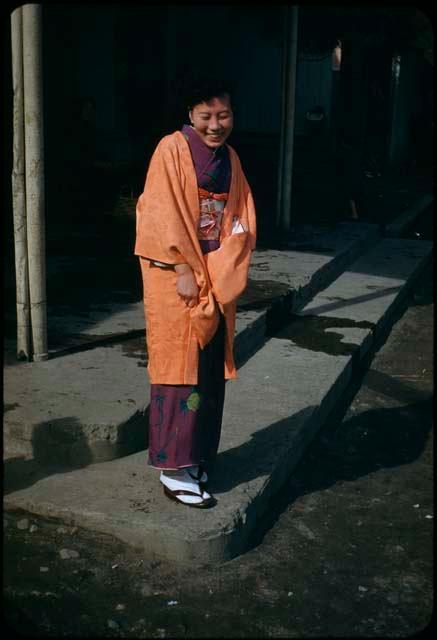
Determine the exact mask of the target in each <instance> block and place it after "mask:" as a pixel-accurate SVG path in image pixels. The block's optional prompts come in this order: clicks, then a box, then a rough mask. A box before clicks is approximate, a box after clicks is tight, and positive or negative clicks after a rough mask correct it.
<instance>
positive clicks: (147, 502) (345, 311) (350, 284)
mask: <svg viewBox="0 0 437 640" xmlns="http://www.w3.org/2000/svg"><path fill="white" fill-rule="evenodd" d="M431 254H432V244H431V243H429V242H424V241H414V240H391V239H387V240H382V241H380V242H379V243H377V244H376V245H375V246H374V247H373V248H372V249H370V250H369V251H368V252H367V253H366V254H365V255H363V256H362V257H361V258H360V259H358V260H356V261H355V262H354V263H353V264H352V265H351V266H350V268H348V269H347V270H345V271H344V273H343V274H342V275H341V276H340V277H339V278H338V279H337V280H336V281H335V282H333V283H332V284H331V285H330V286H329V287H327V288H326V289H325V290H324V291H322V292H320V293H319V294H318V295H316V296H315V297H313V299H312V301H311V302H310V303H308V304H307V305H305V306H304V308H303V309H302V310H301V311H300V312H299V313H297V314H296V316H295V317H294V318H293V319H292V322H290V323H289V325H288V326H287V327H285V328H283V329H282V330H281V331H280V332H278V333H276V335H274V336H272V337H271V338H270V339H269V340H268V341H267V342H266V343H265V344H264V346H263V347H262V348H261V349H259V350H258V351H257V352H256V353H255V354H254V355H253V357H251V358H250V359H249V360H248V361H247V362H246V363H245V364H244V365H243V366H242V367H241V369H240V371H239V378H238V380H236V381H233V382H232V383H230V384H228V385H227V389H226V396H227V399H226V404H225V414H224V420H223V434H222V439H221V445H220V451H219V456H218V459H217V462H216V465H215V468H214V469H212V470H211V472H210V482H209V489H210V491H211V492H212V493H213V494H214V495H215V497H216V498H217V500H218V503H217V505H216V506H215V507H214V508H213V509H211V510H207V511H201V510H196V509H190V508H188V507H184V506H182V505H178V504H175V503H174V502H171V501H169V500H167V499H166V498H165V497H164V495H163V493H162V490H161V486H160V484H159V482H158V477H157V471H156V470H154V469H152V468H150V467H148V466H147V464H146V455H147V454H146V452H145V451H139V452H137V453H134V454H132V455H128V456H126V457H124V458H119V459H115V460H111V461H108V462H104V463H101V464H90V465H88V466H84V467H81V468H76V469H70V470H65V469H63V470H56V469H55V468H52V470H51V471H50V470H47V469H45V470H42V469H40V468H38V467H37V466H35V463H34V461H32V460H29V461H25V460H16V461H14V460H9V461H8V460H6V463H5V474H4V476H5V507H6V508H22V509H25V510H27V511H29V512H32V513H37V514H41V515H48V516H56V517H60V518H62V519H64V520H65V521H66V522H67V523H69V524H76V525H81V526H85V527H88V528H91V529H94V530H96V531H100V532H104V533H108V534H112V535H114V536H116V537H117V538H119V539H121V540H123V541H125V542H126V543H128V544H130V545H133V546H134V547H136V548H138V550H139V551H140V552H142V553H144V554H146V555H147V557H149V558H150V557H157V558H162V557H165V558H167V559H170V560H171V561H173V562H177V563H186V562H192V561H195V562H196V563H198V564H200V563H210V562H218V561H223V560H227V559H230V558H232V557H235V556H236V555H238V554H239V553H241V552H242V551H243V550H244V549H245V546H246V544H247V540H248V538H249V535H250V534H251V532H252V531H253V530H254V528H255V527H256V526H257V522H258V521H259V518H260V516H261V515H262V514H263V513H264V512H265V510H266V509H267V508H268V504H269V500H270V499H271V498H272V497H274V495H275V493H276V492H277V491H278V490H279V488H280V487H281V486H282V484H283V483H284V481H285V480H286V479H287V477H288V476H289V475H290V473H291V472H292V470H293V468H294V467H295V465H296V464H297V463H298V462H299V460H300V459H301V457H302V455H303V453H304V451H305V449H306V447H307V446H308V445H309V443H310V442H311V441H312V439H313V438H314V436H315V434H316V433H317V431H318V430H319V429H320V427H321V426H322V424H323V423H324V421H325V420H326V417H327V416H328V414H329V413H330V412H331V411H332V409H333V408H334V407H335V406H336V404H337V402H338V401H339V399H340V398H341V396H342V394H343V393H344V391H345V390H346V388H347V386H348V383H349V382H350V380H351V376H352V373H353V368H354V366H357V365H358V364H359V363H360V362H362V361H363V358H366V357H368V355H369V353H371V350H372V347H373V346H374V345H375V344H376V343H377V341H378V340H379V339H380V336H381V335H382V334H383V333H384V332H386V331H387V330H388V329H389V328H390V325H391V323H392V322H393V321H394V318H395V314H396V312H397V308H398V307H399V305H400V304H401V301H402V300H403V299H404V298H405V296H406V295H407V293H408V291H409V289H410V288H411V286H412V285H413V284H414V281H415V280H417V278H419V277H420V275H421V273H422V272H423V269H424V267H425V265H426V264H427V263H428V261H429V260H430V258H431Z"/></svg>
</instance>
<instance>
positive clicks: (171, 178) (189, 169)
mask: <svg viewBox="0 0 437 640" xmlns="http://www.w3.org/2000/svg"><path fill="white" fill-rule="evenodd" d="M228 149H229V155H230V161H231V169H232V177H231V186H230V189H229V198H228V201H227V203H226V206H225V208H224V212H223V220H222V228H221V236H220V241H221V246H220V248H219V249H218V250H217V251H212V252H210V253H209V254H205V255H203V254H202V250H201V248H200V244H199V241H198V239H197V223H198V219H199V215H200V211H199V196H198V187H197V179H196V173H195V170H194V165H193V161H192V158H191V152H190V149H189V146H188V142H187V141H186V140H185V138H184V136H183V135H182V133H180V132H179V131H176V132H175V133H173V134H171V135H168V136H165V137H164V138H163V139H162V140H161V142H160V143H159V144H158V146H157V148H156V150H155V153H154V154H153V156H152V159H151V161H150V166H149V170H148V172H147V177H146V183H145V187H144V191H143V193H142V194H141V196H140V197H139V199H138V204H137V226H136V243H135V254H136V255H138V256H140V264H141V272H142V278H143V288H144V305H145V316H146V336H147V349H148V356H149V364H148V372H149V377H150V381H151V383H152V384H196V383H197V367H198V347H199V346H200V347H201V348H203V347H204V346H205V345H206V344H207V343H208V342H209V341H210V340H211V338H212V337H213V335H214V333H215V331H216V329H217V327H218V321H219V312H218V308H217V306H218V307H219V308H220V311H221V312H222V313H223V315H224V317H225V323H226V340H225V363H224V375H225V378H235V377H236V370H235V363H234V359H233V353H232V351H233V340H234V332H235V314H236V300H237V297H238V296H239V295H240V294H241V292H242V291H243V290H244V288H245V286H246V283H247V274H248V269H249V262H250V256H251V252H252V250H253V249H254V248H255V240H256V220H255V207H254V203H253V198H252V193H251V191H250V188H249V185H248V183H247V180H246V177H245V175H244V173H243V171H242V169H241V164H240V160H239V158H238V156H237V154H236V152H235V151H234V150H233V149H232V147H230V146H229V145H228ZM235 216H236V217H238V219H239V221H240V222H241V224H242V226H243V227H244V229H246V231H245V232H243V233H237V234H234V235H232V223H233V219H234V217H235ZM150 260H157V261H159V262H164V263H168V264H173V265H174V264H181V263H188V264H189V265H190V266H191V268H192V269H193V272H194V275H195V278H196V281H197V284H198V286H199V304H198V305H197V306H196V307H194V308H189V307H187V306H186V305H185V303H184V302H183V301H182V300H181V299H180V297H179V295H178V294H177V291H176V278H177V276H176V273H175V271H174V270H173V269H166V268H162V267H158V266H156V265H154V264H153V263H151V262H150Z"/></svg>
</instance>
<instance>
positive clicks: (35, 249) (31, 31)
mask: <svg viewBox="0 0 437 640" xmlns="http://www.w3.org/2000/svg"><path fill="white" fill-rule="evenodd" d="M22 11H23V76H24V138H25V149H26V153H25V166H26V212H27V251H28V260H29V292H30V317H31V329H32V343H33V344H32V348H33V359H34V360H35V361H36V362H38V361H41V360H47V358H48V351H47V301H46V273H45V271H46V268H45V267H46V265H45V218H44V140H43V111H42V8H41V5H38V4H25V5H23V7H22Z"/></svg>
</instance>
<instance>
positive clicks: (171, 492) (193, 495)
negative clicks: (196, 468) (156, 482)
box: [160, 468, 216, 509]
mask: <svg viewBox="0 0 437 640" xmlns="http://www.w3.org/2000/svg"><path fill="white" fill-rule="evenodd" d="M160 481H161V483H162V484H163V485H164V493H165V495H166V496H167V497H168V498H170V499H171V500H175V501H176V502H179V503H181V504H185V505H187V506H189V507H198V508H201V509H205V508H208V507H212V506H213V505H215V504H216V500H215V499H214V498H213V497H212V496H211V495H210V494H209V493H208V492H207V491H205V490H204V489H203V487H200V485H199V482H197V481H196V480H194V479H193V478H192V477H191V475H190V474H189V473H188V471H187V468H185V469H181V470H178V471H174V472H171V471H170V472H167V473H161V477H160Z"/></svg>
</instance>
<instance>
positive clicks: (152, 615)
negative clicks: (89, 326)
mask: <svg viewBox="0 0 437 640" xmlns="http://www.w3.org/2000/svg"><path fill="white" fill-rule="evenodd" d="M432 395H433V297H432V273H431V268H430V269H429V270H428V272H427V273H426V274H425V276H424V277H423V278H422V279H421V283H420V286H419V287H418V288H417V289H416V291H415V293H414V295H413V296H412V298H411V301H410V304H409V307H408V309H407V311H406V313H405V314H404V315H403V317H402V318H401V319H400V320H399V321H398V322H397V323H396V325H395V327H394V329H393V331H392V333H391V334H390V336H389V338H388V340H387V342H386V344H385V345H384V346H383V347H382V348H381V350H380V351H379V352H378V353H377V355H376V356H375V358H374V360H373V362H372V363H371V365H370V369H369V371H368V372H367V374H366V375H365V377H364V379H363V381H362V384H361V386H360V389H359V391H358V393H357V394H356V395H355V397H354V399H353V401H352V404H350V406H349V408H348V409H347V410H346V413H344V411H343V412H342V411H341V410H339V411H337V413H336V415H334V416H332V417H331V419H330V420H329V421H328V423H327V424H326V426H325V427H324V428H323V429H322V431H320V432H319V434H318V437H317V438H316V440H315V441H314V442H313V444H312V445H311V447H310V448H309V449H308V450H307V452H306V455H305V457H304V458H303V460H302V462H301V463H300V464H299V466H298V467H297V468H296V469H295V470H294V472H293V474H292V476H291V478H290V480H289V482H288V483H287V485H286V486H285V487H284V488H283V490H282V491H281V493H280V494H279V495H278V496H277V497H276V499H275V502H274V504H272V505H271V508H270V511H269V514H268V516H267V517H266V518H264V520H263V521H262V522H261V523H260V526H259V529H258V532H257V535H256V537H255V538H254V539H253V540H252V544H251V548H250V549H249V550H248V551H247V552H246V553H245V554H243V555H241V556H240V557H238V558H235V559H234V560H231V561H229V562H226V563H223V564H220V565H212V566H192V567H190V568H185V569H175V568H174V567H172V566H170V565H167V564H166V563H165V562H156V561H155V562H151V561H148V560H147V559H145V558H142V557H140V556H138V555H137V554H136V553H135V552H134V551H133V550H131V549H129V548H128V547H126V546H124V545H123V544H122V543H120V542H118V541H116V540H114V539H111V538H109V537H107V536H102V535H100V534H98V535H96V534H94V533H92V532H90V531H85V530H82V529H77V528H73V529H72V528H71V527H66V526H64V525H62V523H61V522H56V521H49V520H45V519H41V518H38V517H34V516H33V515H31V514H26V513H15V512H14V513H12V512H4V525H5V529H4V558H3V562H4V599H3V605H4V607H3V610H4V620H3V624H4V626H5V625H6V627H8V628H9V629H8V630H7V631H6V632H7V633H11V632H13V631H12V630H15V632H16V633H20V634H25V635H26V636H39V637H107V638H110V637H125V638H240V637H241V638H258V637H277V638H280V637H287V638H294V637H304V638H306V637H405V636H410V635H413V634H415V633H417V632H419V631H421V630H423V629H424V628H425V627H426V626H427V625H428V624H429V623H430V621H431V617H432V613H433V527H434V523H433V438H432ZM66 500H68V496H66ZM26 520H27V522H26ZM23 521H24V522H23ZM19 523H20V527H24V528H23V529H21V528H19V527H18V526H17V525H18V524H19ZM35 527H36V528H35ZM61 550H64V552H63V554H62V555H70V556H72V555H73V556H74V555H77V557H67V558H65V559H63V557H62V555H61ZM65 550H69V551H73V552H77V554H74V553H73V554H71V553H70V554H68V553H66V552H65Z"/></svg>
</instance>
